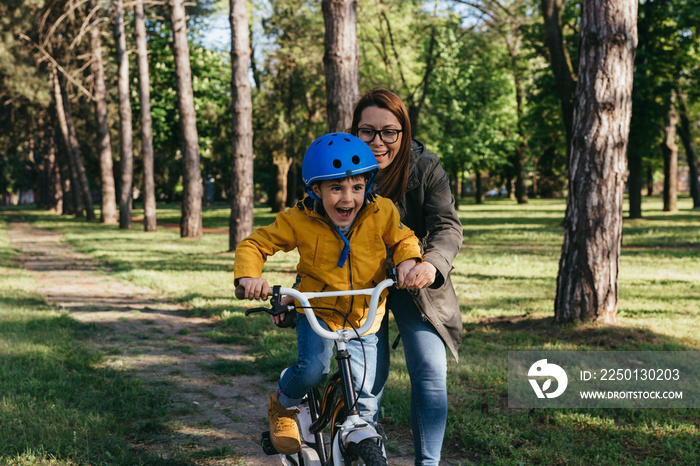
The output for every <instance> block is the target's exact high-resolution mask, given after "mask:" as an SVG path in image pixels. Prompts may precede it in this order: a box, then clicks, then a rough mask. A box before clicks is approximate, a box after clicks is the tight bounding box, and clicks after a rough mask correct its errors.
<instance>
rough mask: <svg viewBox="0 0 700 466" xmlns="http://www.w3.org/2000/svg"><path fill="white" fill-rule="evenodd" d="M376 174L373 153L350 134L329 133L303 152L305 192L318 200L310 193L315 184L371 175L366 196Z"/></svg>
mask: <svg viewBox="0 0 700 466" xmlns="http://www.w3.org/2000/svg"><path fill="white" fill-rule="evenodd" d="M378 170H379V166H378V165H377V160H376V159H375V158H374V153H373V152H372V149H370V148H369V146H368V145H367V144H366V143H365V142H364V141H362V140H361V139H360V138H358V137H356V136H353V135H352V134H347V133H330V134H326V135H324V136H321V137H320V138H318V139H316V140H315V141H314V142H312V143H311V145H310V146H309V148H308V149H306V153H305V154H304V161H303V162H302V164H301V177H302V179H303V180H304V185H305V187H306V192H307V193H309V195H310V196H311V197H313V198H314V199H317V200H318V198H317V197H316V194H315V193H314V192H313V190H312V189H311V185H312V184H314V183H315V182H317V181H323V180H334V179H338V178H345V177H348V176H355V175H361V174H362V173H368V172H371V173H370V176H369V178H368V179H367V186H366V189H365V193H369V190H370V187H371V186H372V183H373V182H374V177H375V176H376V175H377V171H378Z"/></svg>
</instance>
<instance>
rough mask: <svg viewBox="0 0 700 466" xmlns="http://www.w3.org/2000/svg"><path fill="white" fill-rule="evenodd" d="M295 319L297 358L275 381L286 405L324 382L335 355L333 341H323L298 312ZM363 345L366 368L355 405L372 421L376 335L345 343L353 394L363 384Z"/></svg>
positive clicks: (365, 417)
mask: <svg viewBox="0 0 700 466" xmlns="http://www.w3.org/2000/svg"><path fill="white" fill-rule="evenodd" d="M318 321H319V323H320V324H321V325H322V326H323V327H324V328H326V329H328V325H326V323H325V322H324V321H323V320H322V319H318ZM295 322H296V324H297V328H296V330H297V348H298V350H297V352H298V356H297V358H298V359H297V362H295V363H294V364H292V365H291V366H289V368H287V370H286V371H285V372H284V374H283V375H282V377H281V378H280V381H279V382H278V386H279V388H280V389H281V392H280V394H279V401H280V403H281V404H282V406H284V407H286V408H292V407H294V406H298V405H299V403H300V402H301V399H302V398H303V397H304V395H306V392H308V391H309V390H310V389H311V388H313V387H315V386H317V385H319V384H320V383H321V382H323V380H324V379H325V378H326V375H328V373H329V372H330V369H331V360H332V359H333V357H334V356H333V347H334V346H335V344H334V342H333V341H332V340H324V339H323V338H321V337H320V336H318V335H316V332H314V331H313V329H312V328H311V325H310V324H309V321H308V320H307V318H306V316H305V315H304V314H302V313H298V314H297V317H296V319H295ZM360 340H361V343H360ZM363 345H364V351H365V354H366V360H367V366H368V367H369V370H367V371H366V373H364V379H365V382H364V384H363V390H362V394H361V395H360V401H359V402H358V408H359V409H360V416H361V417H362V418H363V419H364V420H365V421H368V422H372V421H373V419H374V417H375V414H376V412H377V409H378V407H377V399H376V397H375V396H374V395H372V394H371V390H372V387H373V386H374V379H375V376H376V374H377V372H376V369H375V368H376V359H377V335H376V334H371V335H366V336H364V337H362V338H361V339H357V338H356V339H354V340H350V341H349V342H348V344H347V347H348V352H349V353H350V357H351V359H350V365H351V367H352V373H353V379H354V381H355V395H357V393H358V391H359V390H360V384H362V379H363V368H364V362H365V358H364V357H363V352H362V346H363ZM334 370H335V368H334Z"/></svg>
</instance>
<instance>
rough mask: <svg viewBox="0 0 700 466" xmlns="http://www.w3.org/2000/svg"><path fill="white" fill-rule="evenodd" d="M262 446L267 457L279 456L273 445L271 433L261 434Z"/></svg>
mask: <svg viewBox="0 0 700 466" xmlns="http://www.w3.org/2000/svg"><path fill="white" fill-rule="evenodd" d="M260 446H262V449H263V452H264V453H265V454H266V455H279V452H278V451H277V450H276V449H275V447H274V445H272V440H271V439H270V431H266V432H263V433H262V434H260Z"/></svg>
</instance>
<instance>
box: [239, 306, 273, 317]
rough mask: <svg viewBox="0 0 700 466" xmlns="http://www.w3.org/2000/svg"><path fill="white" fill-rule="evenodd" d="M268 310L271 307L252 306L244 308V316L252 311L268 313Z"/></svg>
mask: <svg viewBox="0 0 700 466" xmlns="http://www.w3.org/2000/svg"><path fill="white" fill-rule="evenodd" d="M270 311H271V309H268V308H266V307H254V308H251V309H246V311H245V315H246V316H249V315H250V314H253V313H255V312H267V313H270Z"/></svg>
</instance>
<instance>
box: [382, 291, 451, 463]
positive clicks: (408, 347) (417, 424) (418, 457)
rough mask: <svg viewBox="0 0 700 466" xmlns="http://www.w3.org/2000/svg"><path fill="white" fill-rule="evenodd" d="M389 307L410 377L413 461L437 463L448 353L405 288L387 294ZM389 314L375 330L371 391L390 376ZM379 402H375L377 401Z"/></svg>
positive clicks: (443, 420)
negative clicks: (374, 365) (375, 373)
mask: <svg viewBox="0 0 700 466" xmlns="http://www.w3.org/2000/svg"><path fill="white" fill-rule="evenodd" d="M388 307H389V308H391V311H392V313H393V314H394V319H395V320H396V324H397V326H398V328H399V333H400V334H401V340H402V341H403V348H404V355H405V357H406V366H407V368H408V374H409V377H410V379H411V430H412V432H413V448H414V449H415V464H417V465H437V464H438V463H439V462H440V451H441V450H442V441H443V438H444V436H445V425H446V423H447V354H446V350H445V343H444V342H443V340H442V338H440V335H439V334H438V333H437V331H436V330H435V327H433V325H432V324H431V323H430V322H428V321H427V320H423V317H422V315H421V313H420V310H419V309H418V307H417V306H416V304H415V302H414V301H413V298H412V297H411V295H410V294H409V292H408V291H407V290H397V291H394V292H392V294H391V295H390V297H389V303H388ZM388 322H389V321H388V314H387V315H386V316H385V318H384V321H383V322H382V327H381V329H380V330H379V332H377V337H378V338H379V341H378V342H377V375H376V379H375V384H374V389H373V393H374V394H376V396H377V398H378V399H381V392H382V390H383V387H384V384H385V383H386V380H387V378H388V376H389V323H388ZM377 404H378V402H377Z"/></svg>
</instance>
